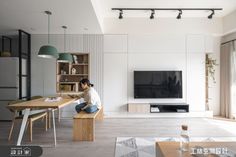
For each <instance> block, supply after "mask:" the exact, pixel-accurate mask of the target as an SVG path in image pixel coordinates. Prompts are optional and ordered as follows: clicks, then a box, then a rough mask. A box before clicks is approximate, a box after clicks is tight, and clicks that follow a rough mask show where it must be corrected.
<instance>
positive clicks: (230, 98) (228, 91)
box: [220, 42, 236, 118]
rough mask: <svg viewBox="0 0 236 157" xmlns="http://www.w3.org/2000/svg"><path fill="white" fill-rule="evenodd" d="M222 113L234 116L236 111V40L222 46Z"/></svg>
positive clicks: (226, 115)
mask: <svg viewBox="0 0 236 157" xmlns="http://www.w3.org/2000/svg"><path fill="white" fill-rule="evenodd" d="M220 71H221V72H220V73H221V74H220V114H221V116H223V117H226V118H233V117H234V116H235V113H236V42H229V43H226V44H224V45H222V46H221V53H220Z"/></svg>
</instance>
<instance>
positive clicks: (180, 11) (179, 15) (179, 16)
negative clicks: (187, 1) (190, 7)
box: [176, 10, 183, 19]
mask: <svg viewBox="0 0 236 157" xmlns="http://www.w3.org/2000/svg"><path fill="white" fill-rule="evenodd" d="M182 13H183V12H182V10H179V14H178V16H177V17H176V18H177V19H181V15H182Z"/></svg>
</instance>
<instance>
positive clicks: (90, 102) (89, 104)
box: [81, 92, 92, 110]
mask: <svg viewBox="0 0 236 157" xmlns="http://www.w3.org/2000/svg"><path fill="white" fill-rule="evenodd" d="M88 96H89V100H88V101H87V102H86V104H87V105H86V106H84V107H83V108H82V109H81V110H85V109H86V108H87V107H89V106H92V95H91V93H90V92H89V93H88Z"/></svg>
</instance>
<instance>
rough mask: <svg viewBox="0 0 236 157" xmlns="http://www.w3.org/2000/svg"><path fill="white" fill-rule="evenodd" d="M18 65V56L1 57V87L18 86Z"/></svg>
mask: <svg viewBox="0 0 236 157" xmlns="http://www.w3.org/2000/svg"><path fill="white" fill-rule="evenodd" d="M18 65H19V60H18V58H16V57H4V58H0V76H1V77H0V87H17V86H18V84H19V83H18Z"/></svg>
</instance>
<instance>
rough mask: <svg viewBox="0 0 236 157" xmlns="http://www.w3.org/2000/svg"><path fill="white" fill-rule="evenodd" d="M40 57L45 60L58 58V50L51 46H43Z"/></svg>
mask: <svg viewBox="0 0 236 157" xmlns="http://www.w3.org/2000/svg"><path fill="white" fill-rule="evenodd" d="M38 56H39V57H43V58H58V57H59V55H58V53H57V49H56V48H55V47H53V46H51V45H44V46H41V47H40V49H39V53H38Z"/></svg>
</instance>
